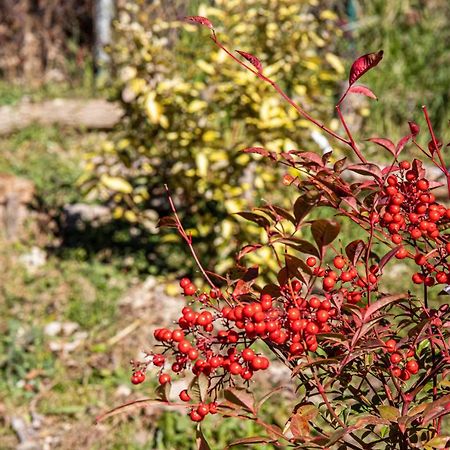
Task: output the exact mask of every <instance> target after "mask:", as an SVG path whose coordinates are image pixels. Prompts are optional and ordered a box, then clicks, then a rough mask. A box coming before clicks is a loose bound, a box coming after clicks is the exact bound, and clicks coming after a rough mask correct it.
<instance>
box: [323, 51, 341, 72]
mask: <svg viewBox="0 0 450 450" xmlns="http://www.w3.org/2000/svg"><path fill="white" fill-rule="evenodd" d="M325 59H326V60H327V62H328V64H329V65H330V66H331V67H332V68H333V69H334V70H335V71H336V72H337V73H344V72H345V67H344V66H343V64H342V62H341V60H340V59H339V58H338V57H337V56H336V55H333V53H327V54H326V55H325Z"/></svg>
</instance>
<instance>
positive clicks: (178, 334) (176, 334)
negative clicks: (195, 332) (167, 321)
mask: <svg viewBox="0 0 450 450" xmlns="http://www.w3.org/2000/svg"><path fill="white" fill-rule="evenodd" d="M183 339H184V332H183V330H173V331H172V340H173V341H175V342H181V341H182V340H183Z"/></svg>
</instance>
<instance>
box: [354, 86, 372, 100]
mask: <svg viewBox="0 0 450 450" xmlns="http://www.w3.org/2000/svg"><path fill="white" fill-rule="evenodd" d="M348 92H352V93H353V94H361V95H365V96H366V97H369V98H373V99H374V100H378V99H377V96H376V95H375V94H374V93H373V92H372V91H371V90H370V89H369V88H368V87H367V86H363V85H361V84H358V85H354V86H351V87H350V89H349V90H348Z"/></svg>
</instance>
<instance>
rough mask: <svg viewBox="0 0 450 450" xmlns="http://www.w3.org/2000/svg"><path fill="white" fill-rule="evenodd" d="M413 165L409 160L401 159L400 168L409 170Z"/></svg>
mask: <svg viewBox="0 0 450 450" xmlns="http://www.w3.org/2000/svg"><path fill="white" fill-rule="evenodd" d="M410 167H411V164H410V162H409V161H401V162H400V168H401V169H403V170H408V169H409V168H410Z"/></svg>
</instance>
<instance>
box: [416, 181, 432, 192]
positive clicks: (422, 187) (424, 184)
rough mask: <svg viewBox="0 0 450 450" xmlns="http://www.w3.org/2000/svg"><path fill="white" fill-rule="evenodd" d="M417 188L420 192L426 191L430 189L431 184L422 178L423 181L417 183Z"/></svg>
mask: <svg viewBox="0 0 450 450" xmlns="http://www.w3.org/2000/svg"><path fill="white" fill-rule="evenodd" d="M416 186H417V189H419V190H420V191H426V190H427V189H428V188H429V186H430V183H428V180H425V179H424V178H422V179H421V180H419V181H417V183H416Z"/></svg>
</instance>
